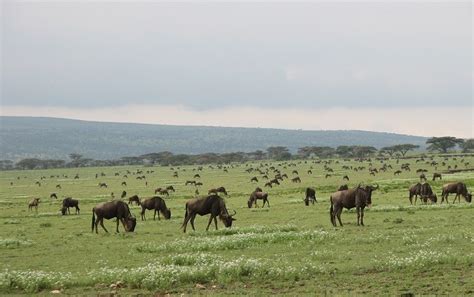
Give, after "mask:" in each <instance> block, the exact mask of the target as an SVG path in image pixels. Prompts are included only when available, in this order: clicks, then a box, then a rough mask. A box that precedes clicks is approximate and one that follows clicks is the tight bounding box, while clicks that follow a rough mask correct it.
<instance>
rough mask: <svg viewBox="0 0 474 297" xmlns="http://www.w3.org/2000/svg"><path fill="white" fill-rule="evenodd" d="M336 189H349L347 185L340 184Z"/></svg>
mask: <svg viewBox="0 0 474 297" xmlns="http://www.w3.org/2000/svg"><path fill="white" fill-rule="evenodd" d="M337 190H338V191H344V190H349V187H348V186H347V185H342V186H340V187H339V189H337Z"/></svg>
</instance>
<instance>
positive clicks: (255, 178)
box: [250, 176, 258, 183]
mask: <svg viewBox="0 0 474 297" xmlns="http://www.w3.org/2000/svg"><path fill="white" fill-rule="evenodd" d="M250 182H257V183H258V178H257V177H256V176H254V177H252V178H251V179H250Z"/></svg>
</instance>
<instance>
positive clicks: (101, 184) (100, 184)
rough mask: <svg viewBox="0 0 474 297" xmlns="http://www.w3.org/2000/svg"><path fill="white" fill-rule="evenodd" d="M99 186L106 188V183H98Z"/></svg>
mask: <svg viewBox="0 0 474 297" xmlns="http://www.w3.org/2000/svg"><path fill="white" fill-rule="evenodd" d="M99 188H107V184H106V183H99Z"/></svg>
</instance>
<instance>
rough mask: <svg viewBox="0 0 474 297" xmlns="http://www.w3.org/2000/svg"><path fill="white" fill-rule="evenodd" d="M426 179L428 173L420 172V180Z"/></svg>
mask: <svg viewBox="0 0 474 297" xmlns="http://www.w3.org/2000/svg"><path fill="white" fill-rule="evenodd" d="M423 180H424V181H426V175H425V174H424V173H422V174H420V181H423Z"/></svg>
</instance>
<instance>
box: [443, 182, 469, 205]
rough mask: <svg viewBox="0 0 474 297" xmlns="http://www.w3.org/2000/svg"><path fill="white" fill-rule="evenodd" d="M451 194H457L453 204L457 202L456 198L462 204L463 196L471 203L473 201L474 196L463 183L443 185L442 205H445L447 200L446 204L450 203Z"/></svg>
mask: <svg viewBox="0 0 474 297" xmlns="http://www.w3.org/2000/svg"><path fill="white" fill-rule="evenodd" d="M449 194H456V196H455V197H454V201H453V203H455V202H456V198H457V199H458V201H459V202H461V198H460V197H461V196H463V197H464V199H465V200H466V201H467V202H469V203H470V202H471V201H472V194H471V193H469V192H468V191H467V187H466V184H465V183H462V182H457V183H449V184H445V185H443V191H442V193H441V203H443V202H444V200H445V199H446V203H448V196H449Z"/></svg>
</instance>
